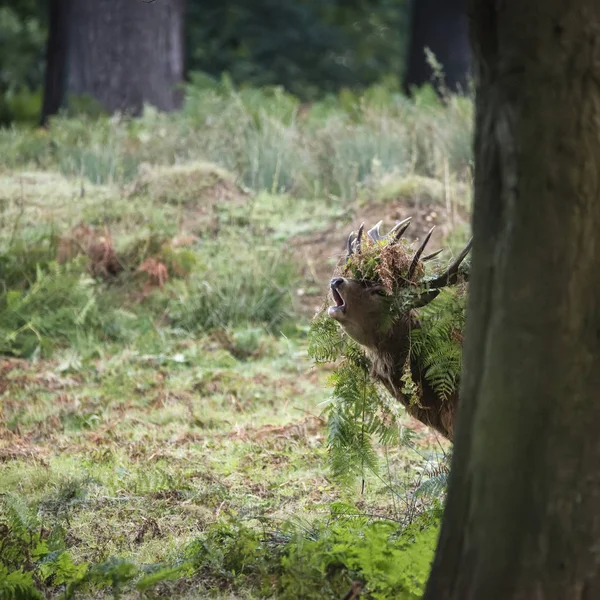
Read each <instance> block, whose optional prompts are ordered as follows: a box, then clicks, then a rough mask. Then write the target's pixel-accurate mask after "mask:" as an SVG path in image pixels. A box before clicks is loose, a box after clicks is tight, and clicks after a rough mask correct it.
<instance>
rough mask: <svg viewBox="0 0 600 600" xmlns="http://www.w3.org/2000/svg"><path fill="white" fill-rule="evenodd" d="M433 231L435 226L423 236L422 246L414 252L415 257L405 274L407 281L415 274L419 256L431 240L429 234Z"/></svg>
mask: <svg viewBox="0 0 600 600" xmlns="http://www.w3.org/2000/svg"><path fill="white" fill-rule="evenodd" d="M434 229H435V225H434V226H433V227H432V228H431V229H430V230H429V233H428V234H427V235H426V236H425V239H424V240H423V242H422V244H421V245H420V246H419V248H418V250H417V251H416V252H415V255H414V257H413V259H412V261H411V263H410V267H408V271H407V273H406V279H408V280H409V281H410V280H411V279H412V276H413V275H414V274H415V271H416V269H417V265H418V264H419V259H420V258H421V254H423V250H425V246H427V243H428V242H429V240H430V239H431V234H432V233H433V230H434Z"/></svg>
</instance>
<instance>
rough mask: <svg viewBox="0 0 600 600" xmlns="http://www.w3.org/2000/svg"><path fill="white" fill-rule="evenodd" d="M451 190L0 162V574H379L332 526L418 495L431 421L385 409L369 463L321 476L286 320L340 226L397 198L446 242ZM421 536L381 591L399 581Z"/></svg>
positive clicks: (335, 578)
mask: <svg viewBox="0 0 600 600" xmlns="http://www.w3.org/2000/svg"><path fill="white" fill-rule="evenodd" d="M63 171H64V170H63ZM466 195H468V189H467V188H466V187H465V186H464V185H462V184H458V183H452V184H450V183H449V182H448V181H443V180H439V179H436V178H433V177H425V176H419V175H405V176H402V177H401V176H394V177H392V176H390V177H387V178H384V179H382V180H381V181H379V184H378V186H377V187H376V188H371V189H370V190H364V191H361V192H360V193H359V194H356V197H355V198H353V199H352V200H342V199H341V198H335V197H329V198H326V199H324V200H322V201H317V200H314V199H302V198H301V197H296V196H295V195H294V194H293V193H271V192H267V191H263V192H251V191H249V190H248V189H247V188H244V187H243V186H240V185H239V184H238V183H237V182H236V180H235V178H234V177H233V176H231V175H230V174H229V173H228V172H227V171H225V170H223V169H221V168H219V167H216V166H214V165H212V164H210V163H205V162H194V161H190V162H188V163H184V166H183V167H168V166H163V167H160V168H158V167H156V168H153V167H148V166H147V165H143V166H142V167H140V169H139V172H138V174H137V175H136V177H135V178H132V179H131V180H130V181H128V182H126V183H122V182H119V183H115V182H104V183H101V184H93V183H91V182H90V181H89V179H86V178H83V177H78V176H75V175H73V174H65V173H64V172H61V170H59V169H55V170H53V169H40V168H36V167H35V166H31V165H27V166H22V167H19V168H17V167H11V168H5V169H4V170H3V171H2V172H0V207H1V210H0V217H1V219H2V221H1V223H0V225H1V236H0V237H2V242H3V246H2V247H3V258H2V261H1V262H0V269H2V270H3V272H2V273H0V279H3V281H4V297H3V301H2V302H0V337H1V340H0V344H1V347H0V351H1V352H2V354H3V356H0V492H1V498H2V508H1V510H0V528H2V533H3V534H4V539H5V541H4V542H0V558H1V559H2V562H0V590H2V582H1V580H2V578H3V577H4V579H5V581H4V585H5V586H6V589H8V588H9V587H10V585H16V584H15V581H17V575H15V573H17V574H21V575H22V576H23V581H22V582H21V585H22V586H23V589H25V588H26V587H27V586H28V585H29V584H30V583H32V584H33V587H32V589H33V588H34V587H35V589H37V590H38V591H39V593H41V594H43V595H44V596H45V597H59V596H60V597H62V596H68V595H70V594H79V595H80V596H81V597H104V596H106V595H111V594H113V595H119V594H121V595H122V597H132V598H133V597H190V598H191V597H203V596H210V597H222V598H259V597H266V596H274V597H278V598H301V597H302V598H339V597H341V596H342V595H343V594H344V593H345V592H346V591H347V589H348V587H349V586H350V584H351V583H352V581H353V580H354V579H356V578H358V579H360V580H362V581H363V582H366V591H365V594H368V593H371V592H372V593H375V592H377V591H378V590H379V593H380V594H383V595H379V596H369V595H365V597H380V598H381V597H386V595H385V594H386V591H385V590H386V587H385V585H384V584H381V583H378V577H380V576H383V575H385V570H386V569H387V568H388V567H387V566H385V565H388V563H386V562H385V561H384V562H383V563H382V564H384V566H383V567H381V568H379V567H377V568H374V567H373V568H371V567H367V566H364V565H365V564H366V563H367V562H368V561H367V559H365V557H364V556H362V557H356V556H354V555H353V554H352V553H353V552H354V548H355V547H356V544H355V543H354V542H353V541H352V540H353V538H352V535H355V534H356V532H357V531H359V534H360V535H362V536H363V537H364V538H365V539H367V538H368V536H366V537H365V536H364V532H365V531H366V529H365V527H370V526H371V524H373V523H377V522H381V523H386V524H392V525H393V526H395V527H396V530H397V529H398V527H401V526H404V525H407V524H408V523H409V522H411V521H413V520H414V519H416V518H417V517H418V515H419V514H420V513H421V512H422V511H423V507H425V506H430V505H431V503H432V502H434V503H435V502H437V501H438V499H437V497H436V498H433V499H432V498H429V499H427V498H426V497H423V496H421V495H419V494H418V493H417V490H418V488H419V486H420V485H421V483H422V482H423V480H424V479H426V478H428V477H432V476H433V475H435V474H436V473H437V472H438V470H439V469H440V468H441V467H440V465H441V464H442V463H443V462H444V460H445V455H446V453H447V451H448V444H447V443H445V442H443V441H442V440H440V439H439V438H438V437H437V436H436V435H435V434H433V433H432V432H431V431H430V430H427V429H426V428H425V427H423V426H422V425H420V424H419V423H417V422H416V421H414V420H412V419H410V418H408V417H403V418H402V426H404V427H407V428H410V429H412V430H414V432H415V435H414V436H412V437H410V443H406V444H401V445H396V446H391V447H386V448H380V450H381V461H382V462H381V464H382V469H381V470H380V473H379V474H376V475H375V474H373V475H372V476H369V477H367V478H366V480H365V481H364V482H363V481H362V480H361V478H357V479H356V480H355V481H354V483H353V484H351V485H341V484H340V483H339V482H336V481H334V480H332V479H331V477H330V474H329V469H328V463H327V435H328V432H327V422H326V415H325V413H324V408H325V406H326V403H327V399H328V397H329V394H330V388H329V384H328V381H327V378H328V376H329V375H330V373H331V369H332V367H331V366H327V365H325V366H318V367H317V366H315V365H314V364H313V363H312V361H311V360H310V358H309V356H308V353H307V344H308V342H307V331H308V328H309V326H310V319H311V318H312V316H313V315H314V314H315V312H316V311H317V310H318V309H319V308H320V307H321V306H322V305H323V302H324V300H325V296H326V292H327V283H328V280H329V278H330V276H331V274H332V273H333V270H334V268H335V265H336V263H337V261H338V259H339V257H340V255H341V253H342V252H343V249H344V245H345V239H346V237H347V234H348V232H349V231H350V230H351V229H355V230H356V228H357V226H358V224H359V223H360V222H361V221H365V222H366V223H367V225H369V226H370V225H372V224H374V223H375V222H377V221H379V220H380V219H383V220H384V229H385V228H387V227H391V226H393V224H394V223H395V221H396V220H398V219H401V218H404V217H406V216H409V215H411V216H412V217H413V224H412V226H411V228H410V229H409V230H408V232H407V236H408V237H409V238H410V239H418V238H420V237H422V235H423V234H424V232H426V231H427V230H429V228H430V227H431V226H432V225H437V226H438V227H437V230H436V234H435V235H434V240H432V242H433V243H432V250H434V249H435V247H440V245H441V244H445V245H446V246H447V247H449V248H450V249H451V250H452V249H456V248H457V247H458V246H459V245H460V244H461V243H462V241H463V240H464V237H465V235H466V233H467V229H468V200H465V199H464V198H465V196H466ZM24 283H26V285H24ZM344 516H345V517H348V516H350V517H351V518H350V519H349V520H348V519H347V520H346V521H344V523H345V525H344V526H343V527H342V526H340V527H341V528H340V529H339V530H336V531H337V533H336V534H335V535H337V536H338V537H337V538H336V537H334V538H331V537H330V538H327V537H326V536H325V534H324V533H323V530H322V529H320V528H322V527H325V526H327V527H329V526H330V525H331V524H332V523H333V521H334V520H335V519H337V518H341V517H344ZM357 519H359V520H360V527H361V528H362V529H360V528H359V529H356V528H357V527H358V525H357V524H356V523H357V521H356V520H357ZM330 529H331V528H330ZM328 535H331V534H330V533H328ZM385 535H386V536H389V532H386V533H385ZM385 539H388V538H387V537H386V538H385ZM309 542H310V544H313V546H310V545H309ZM378 543H379V542H378ZM428 543H429V542H428ZM307 544H308V545H307ZM379 546H381V544H379ZM336 548H337V550H336ZM432 549H433V546H432V544H429V545H428V546H427V553H426V554H424V556H425V559H424V561H425V562H424V563H423V564H424V567H423V568H424V569H425V571H424V573H425V575H423V573H420V572H419V573H417V571H415V573H414V574H413V575H410V573H409V574H408V575H407V581H408V582H409V583H406V582H403V583H397V586H400V587H397V588H394V589H401V588H402V589H403V590H406V594H405V595H402V596H400V595H398V596H393V592H389V594H390V595H389V596H387V597H406V598H413V597H415V598H416V597H418V594H417V592H418V590H419V589H422V585H423V581H421V580H424V577H425V576H426V573H427V569H428V562H427V561H428V560H430V558H431V552H432ZM380 550H381V549H380ZM410 551H411V550H407V549H405V548H404V547H402V548H401V549H399V550H398V552H405V553H406V552H410ZM336 552H337V554H336ZM332 557H333V558H332ZM352 557H353V558H352ZM387 558H388V559H389V560H392V561H395V564H398V557H397V556H396V555H390V556H388V557H387ZM386 560H387V559H386ZM407 560H408V559H407ZM353 561H354V562H353ZM408 562H410V564H416V562H417V561H415V559H414V558H410V561H408ZM340 565H341V566H340ZM410 568H412V567H410ZM410 568H409V567H407V569H408V571H410ZM414 568H415V569H417V568H416V567H414ZM3 569H4V570H3ZM369 569H371V570H369ZM378 569H379V571H378ZM382 569H383V570H382ZM408 571H407V572H408ZM11 573H12V575H11ZM19 576H20V575H19ZM11 577H12V578H13V579H12V580H11V579H10V578H11ZM409 580H410V581H409ZM11 581H12V584H11ZM410 582H412V583H410ZM395 585H396V584H395ZM378 586H379V587H378ZM402 586H404V587H402ZM411 586H412V587H411ZM413 588H414V589H413ZM15 589H16V588H15ZM390 589H391V588H390ZM382 590H383V591H382ZM411 590H412V591H411ZM31 593H32V594H34V592H31ZM411 594H417V595H411ZM0 595H1V594H0ZM31 597H35V596H34V595H32V596H31Z"/></svg>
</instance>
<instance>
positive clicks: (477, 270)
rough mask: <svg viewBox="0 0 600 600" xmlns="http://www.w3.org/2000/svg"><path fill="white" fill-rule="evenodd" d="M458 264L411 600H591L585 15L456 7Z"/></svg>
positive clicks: (593, 468)
mask: <svg viewBox="0 0 600 600" xmlns="http://www.w3.org/2000/svg"><path fill="white" fill-rule="evenodd" d="M469 10H470V15H469V17H470V21H471V27H472V40H473V49H474V53H475V56H476V58H477V81H476V107H475V109H476V116H475V148H474V150H475V204H474V212H473V235H474V239H475V242H474V247H473V267H472V272H471V280H470V281H471V283H470V284H469V285H470V287H469V299H468V307H467V331H466V336H465V347H464V356H463V358H464V372H463V378H462V381H461V399H460V402H461V404H460V408H459V412H458V422H457V429H456V437H455V445H454V455H453V462H452V470H451V474H450V483H449V490H448V500H447V504H446V508H445V512H444V521H443V525H442V531H441V536H440V542H439V546H438V549H437V553H436V558H435V561H434V564H433V570H432V573H431V578H430V581H429V584H428V588H427V593H426V594H425V599H427V600H465V599H467V598H468V599H480V598H481V599H485V600H532V599H534V598H535V599H539V600H549V599H551V598H552V599H554V598H556V599H564V600H570V599H578V600H592V599H595V598H600V544H599V541H600V468H599V465H600V440H599V436H598V423H599V422H600V402H599V401H598V396H599V390H600V369H599V368H598V358H599V357H600V246H599V244H600V242H599V238H598V231H599V230H600V44H599V39H598V32H599V31H600V2H598V0H571V1H570V2H565V1H564V0H521V1H520V2H519V1H512V2H511V1H508V2H491V1H490V0H470V8H469Z"/></svg>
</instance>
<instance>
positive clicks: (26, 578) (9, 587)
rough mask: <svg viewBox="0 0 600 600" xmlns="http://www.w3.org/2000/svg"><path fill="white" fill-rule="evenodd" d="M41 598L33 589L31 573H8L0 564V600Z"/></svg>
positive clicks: (36, 599) (37, 599) (38, 599)
mask: <svg viewBox="0 0 600 600" xmlns="http://www.w3.org/2000/svg"><path fill="white" fill-rule="evenodd" d="M43 597H44V596H42V594H41V593H40V592H39V591H38V590H37V589H36V588H35V584H34V583H33V575H32V573H24V572H23V571H20V570H19V571H9V570H8V569H7V568H6V567H5V566H3V565H1V564H0V599H2V600H42V598H43Z"/></svg>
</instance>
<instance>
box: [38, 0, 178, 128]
mask: <svg viewBox="0 0 600 600" xmlns="http://www.w3.org/2000/svg"><path fill="white" fill-rule="evenodd" d="M50 11H51V19H50V32H49V38H48V50H47V57H48V61H47V72H46V88H45V99H44V109H43V116H42V121H43V122H44V121H45V120H46V119H47V118H48V116H50V115H52V114H55V113H56V112H57V111H58V109H59V108H60V107H63V106H65V105H67V104H68V103H69V100H70V99H71V98H73V97H89V98H93V99H94V100H95V101H97V102H98V103H99V104H100V105H101V106H102V107H104V109H106V110H107V111H108V112H110V113H113V112H115V111H122V112H125V113H128V114H132V115H138V114H140V112H141V111H142V108H143V105H144V104H145V103H148V104H151V105H153V106H155V107H156V108H158V109H160V110H165V111H170V110H175V109H176V108H178V107H179V106H180V104H181V100H182V92H181V90H180V89H179V88H178V86H179V84H181V82H182V81H183V69H184V47H183V44H184V30H183V20H184V11H185V0H156V1H154V2H144V1H142V0H52V2H51V5H50Z"/></svg>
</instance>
